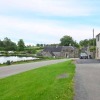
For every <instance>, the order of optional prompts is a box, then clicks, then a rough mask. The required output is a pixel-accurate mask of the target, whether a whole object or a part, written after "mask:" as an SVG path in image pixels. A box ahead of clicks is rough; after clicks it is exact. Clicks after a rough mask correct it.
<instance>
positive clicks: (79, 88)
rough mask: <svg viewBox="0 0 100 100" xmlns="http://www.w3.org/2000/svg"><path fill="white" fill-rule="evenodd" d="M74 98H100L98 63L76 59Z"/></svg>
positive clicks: (93, 99)
mask: <svg viewBox="0 0 100 100" xmlns="http://www.w3.org/2000/svg"><path fill="white" fill-rule="evenodd" d="M76 62H77V63H76V75H75V98H74V100H100V63H99V62H98V60H86V61H85V60H83V61H82V60H77V61H76Z"/></svg>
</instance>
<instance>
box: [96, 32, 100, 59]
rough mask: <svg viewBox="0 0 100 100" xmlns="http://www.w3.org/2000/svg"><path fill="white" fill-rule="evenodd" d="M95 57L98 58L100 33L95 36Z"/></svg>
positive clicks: (99, 57) (99, 55)
mask: <svg viewBox="0 0 100 100" xmlns="http://www.w3.org/2000/svg"><path fill="white" fill-rule="evenodd" d="M96 59H100V33H99V34H98V35H97V36H96Z"/></svg>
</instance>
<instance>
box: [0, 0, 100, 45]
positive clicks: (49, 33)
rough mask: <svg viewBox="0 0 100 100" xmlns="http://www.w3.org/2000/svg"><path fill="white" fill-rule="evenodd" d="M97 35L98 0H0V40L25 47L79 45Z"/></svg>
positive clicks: (99, 14)
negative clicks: (67, 40) (66, 39)
mask: <svg viewBox="0 0 100 100" xmlns="http://www.w3.org/2000/svg"><path fill="white" fill-rule="evenodd" d="M93 28H94V29H95V35H97V34H98V33H99V32H100V0H0V39H1V40H2V39H3V38H4V37H8V38H10V39H11V40H12V41H14V42H16V41H18V40H19V39H23V40H24V41H25V43H26V44H33V45H34V44H37V43H43V44H50V43H59V42H60V38H61V37H63V36H64V35H70V36H72V37H73V39H74V40H76V41H77V42H79V41H80V40H82V39H86V38H87V39H89V38H92V30H93Z"/></svg>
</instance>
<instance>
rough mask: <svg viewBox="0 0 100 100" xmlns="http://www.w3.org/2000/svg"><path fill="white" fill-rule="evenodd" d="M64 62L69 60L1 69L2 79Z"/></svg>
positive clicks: (0, 76)
mask: <svg viewBox="0 0 100 100" xmlns="http://www.w3.org/2000/svg"><path fill="white" fill-rule="evenodd" d="M64 61H67V59H59V60H49V61H41V62H34V63H27V64H18V65H11V66H5V67H0V78H4V77H7V76H10V75H14V74H18V73H21V72H24V71H28V70H31V69H35V68H38V67H42V66H46V65H50V64H55V63H59V62H64Z"/></svg>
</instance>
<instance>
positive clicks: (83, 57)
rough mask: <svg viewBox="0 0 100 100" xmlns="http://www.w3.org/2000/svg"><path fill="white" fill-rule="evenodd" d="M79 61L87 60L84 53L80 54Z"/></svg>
mask: <svg viewBox="0 0 100 100" xmlns="http://www.w3.org/2000/svg"><path fill="white" fill-rule="evenodd" d="M80 59H88V55H87V54H86V53H81V54H80Z"/></svg>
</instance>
